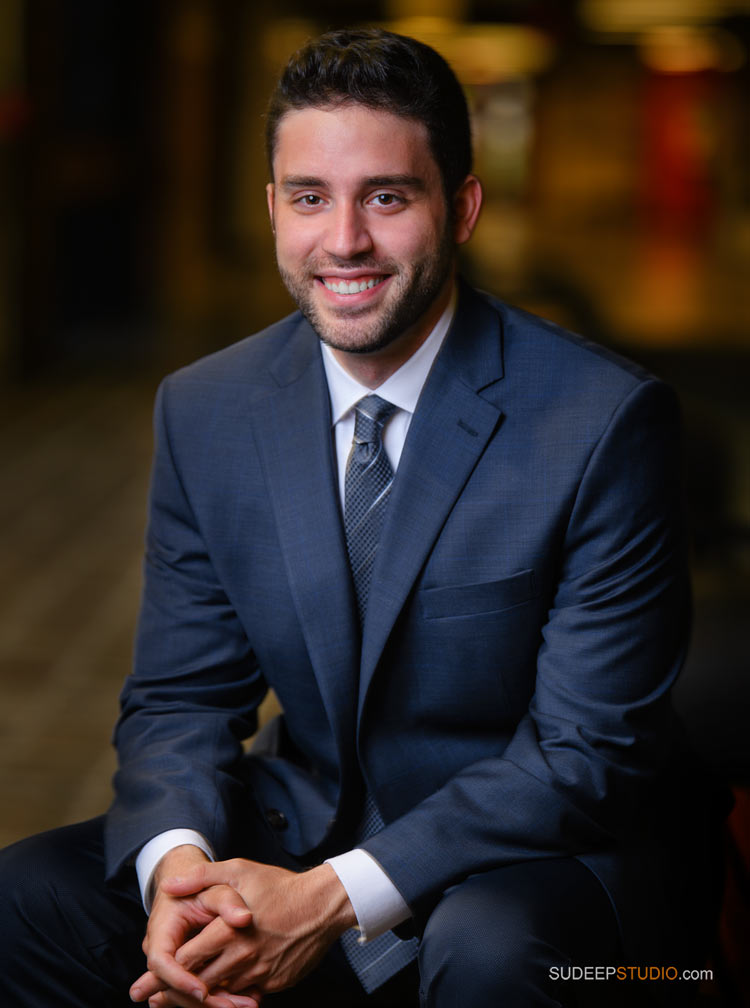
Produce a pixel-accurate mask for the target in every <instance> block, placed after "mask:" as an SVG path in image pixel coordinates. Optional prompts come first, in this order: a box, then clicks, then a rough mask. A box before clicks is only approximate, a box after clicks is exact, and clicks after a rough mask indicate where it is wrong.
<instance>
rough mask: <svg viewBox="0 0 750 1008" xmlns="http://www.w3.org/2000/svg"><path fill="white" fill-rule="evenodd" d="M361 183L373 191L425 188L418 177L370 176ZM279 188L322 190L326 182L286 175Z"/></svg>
mask: <svg viewBox="0 0 750 1008" xmlns="http://www.w3.org/2000/svg"><path fill="white" fill-rule="evenodd" d="M362 181H363V185H364V186H365V187H367V188H373V189H377V188H381V187H382V188H395V187H401V188H408V189H418V190H420V191H422V190H424V188H425V183H424V179H421V178H420V177H419V176H418V175H370V176H369V177H368V178H366V179H363V180H362ZM281 186H282V188H283V189H287V190H291V189H324V188H325V187H326V181H325V179H322V178H319V177H318V176H317V175H287V177H286V178H284V179H282V180H281Z"/></svg>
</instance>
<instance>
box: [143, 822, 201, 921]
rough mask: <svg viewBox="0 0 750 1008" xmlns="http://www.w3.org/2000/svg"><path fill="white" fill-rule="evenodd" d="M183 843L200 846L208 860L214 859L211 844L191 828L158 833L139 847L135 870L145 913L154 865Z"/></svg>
mask: <svg viewBox="0 0 750 1008" xmlns="http://www.w3.org/2000/svg"><path fill="white" fill-rule="evenodd" d="M184 844H192V845H193V846H194V847H200V849H201V850H202V851H203V853H204V854H205V855H206V857H207V858H208V859H209V860H210V861H215V860H216V858H215V855H214V852H213V850H212V849H211V845H210V844H209V842H208V840H206V838H205V837H204V836H203V834H202V833H197V832H196V831H195V830H191V829H172V830H167V831H166V832H165V833H159V834H158V836H155V837H153V838H152V839H151V840H149V842H148V843H147V844H144V845H143V847H141V850H140V853H139V854H138V856H137V857H136V859H135V870H136V874H137V875H138V885H139V886H140V889H141V899H142V900H143V908H144V910H145V911H146V913H151V903H152V901H153V893H152V892H151V881H152V879H153V876H154V872H155V871H156V866H157V865H158V864H159V862H160V861H161V859H162V858H163V857H164V855H165V854H168V853H169V851H171V850H174V848H175V847H182V846H183V845H184Z"/></svg>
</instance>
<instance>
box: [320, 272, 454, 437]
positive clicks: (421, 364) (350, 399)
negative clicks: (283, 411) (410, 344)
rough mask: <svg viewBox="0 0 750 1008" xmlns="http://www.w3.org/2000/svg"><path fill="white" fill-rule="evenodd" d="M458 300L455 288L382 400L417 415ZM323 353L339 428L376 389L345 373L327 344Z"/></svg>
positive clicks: (380, 392)
mask: <svg viewBox="0 0 750 1008" xmlns="http://www.w3.org/2000/svg"><path fill="white" fill-rule="evenodd" d="M456 300H457V298H456V289H455V287H454V288H453V293H452V294H451V298H450V301H449V302H448V305H447V307H446V309H445V311H444V312H443V314H442V315H441V316H440V318H439V319H438V321H437V324H436V325H435V328H434V329H433V330H432V332H431V333H430V335H429V336H428V337H427V339H426V340H425V341H424V343H422V345H421V346H420V347H419V348H418V349H417V350H416V351H415V352H414V353H413V354H412V355H411V357H410V358H409V359H408V360H407V361H405V362H404V363H403V364H402V365H401V367H400V368H399V369H398V370H397V371H394V372H393V374H392V375H391V376H390V378H387V379H386V380H385V381H384V382H383V384H382V385H380V386H379V387H378V388H377V389H375V390H374V391H376V392H377V394H378V395H379V396H380V397H381V398H382V399H385V400H386V401H387V402H391V403H393V405H394V406H397V407H398V408H399V409H402V410H405V411H406V412H407V413H413V412H414V410H415V409H416V407H417V400H418V399H419V396H420V394H421V392H422V387H423V386H424V383H425V381H426V380H427V375H428V374H429V372H430V368H431V367H432V364H433V362H434V360H435V358H436V357H437V354H438V351H439V350H440V347H441V346H442V344H443V340H444V339H445V336H446V334H447V332H448V329H449V328H450V326H451V322H452V321H453V317H454V315H455V314H456ZM321 349H322V351H323V365H324V367H325V371H326V379H327V381H328V393H329V395H330V397H331V416H332V418H333V424H334V426H335V425H336V424H337V423H338V422H339V420H341V419H342V418H343V417H344V416H346V414H347V413H348V412H349V411H350V410H351V409H352V408H353V407H354V405H355V403H358V402H359V400H360V399H362V397H363V396H366V395H370V393H371V392H372V391H373V389H369V388H367V386H366V385H361V384H360V383H359V382H358V381H357V380H356V379H355V378H352V376H351V375H350V374H349V372H348V371H345V370H344V368H343V367H342V366H341V365H340V364H339V362H338V361H337V360H336V358H335V356H334V354H333V351H332V350H331V348H330V347H329V346H328V345H327V344H325V343H321Z"/></svg>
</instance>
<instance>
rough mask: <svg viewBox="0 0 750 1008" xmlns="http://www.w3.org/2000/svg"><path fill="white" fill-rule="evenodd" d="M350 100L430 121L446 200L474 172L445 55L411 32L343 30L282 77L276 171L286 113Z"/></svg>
mask: <svg viewBox="0 0 750 1008" xmlns="http://www.w3.org/2000/svg"><path fill="white" fill-rule="evenodd" d="M345 102H357V103H359V104H361V105H366V106H367V107H368V108H373V109H378V110H381V111H385V112H391V113H394V114H395V115H399V116H403V117H404V118H406V119H415V120H417V121H418V122H421V123H424V125H425V127H426V128H427V135H428V138H429V143H430V149H431V151H432V155H433V157H434V158H435V161H436V162H437V165H438V168H439V169H440V175H441V178H442V180H443V186H444V189H445V193H446V196H447V197H448V198H450V197H451V196H453V195H454V194H455V192H456V190H457V189H458V187H459V186H460V185H461V183H462V182H463V180H464V179H465V178H466V176H467V175H468V173H469V172H470V171H471V162H472V155H471V126H470V123H469V110H468V108H467V105H466V98H465V96H464V93H463V90H462V89H461V85H460V84H459V83H458V80H457V79H456V75H455V74H454V73H453V71H452V70H451V68H450V66H449V65H448V64H447V63H446V61H445V60H444V59H443V57H442V56H440V55H439V54H438V53H437V52H435V50H434V49H432V48H430V46H428V45H425V44H424V43H423V42H418V41H417V40H416V39H413V38H409V37H407V36H405V35H396V34H394V32H389V31H385V30H383V29H380V28H345V29H341V30H339V31H331V32H326V34H325V35H321V36H319V37H318V38H315V39H312V40H311V41H309V42H307V43H306V45H304V46H303V47H302V48H301V49H299V50H298V51H297V52H295V53H294V55H293V56H292V57H291V59H290V60H289V62H288V63H287V65H286V68H285V69H284V71H283V73H282V75H281V77H280V78H279V81H278V84H277V85H276V88H275V90H274V92H273V94H272V95H271V100H270V102H269V105H268V111H267V116H266V153H267V156H268V163H269V166H270V169H271V173H272V174H273V156H274V153H275V150H276V137H277V132H278V127H279V122H280V120H281V119H282V117H283V116H284V115H285V114H286V113H287V112H289V111H291V110H293V109H303V108H326V107H327V106H330V105H337V104H340V103H345Z"/></svg>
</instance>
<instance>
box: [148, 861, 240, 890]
mask: <svg viewBox="0 0 750 1008" xmlns="http://www.w3.org/2000/svg"><path fill="white" fill-rule="evenodd" d="M215 868H216V866H215V865H214V864H213V863H212V862H210V861H203V862H201V863H200V864H196V865H193V866H192V867H190V868H186V869H185V870H183V871H181V872H180V874H179V875H171V876H166V877H165V878H163V879H161V880H160V882H159V888H160V889H162V890H163V891H164V892H166V893H169V895H170V896H193V895H195V893H199V892H201V890H203V889H207V888H208V887H209V886H212V885H216V884H217V883H218V882H219V881H224V880H223V879H221V880H219V879H218V878H217V877H216V874H217V873H216V871H215Z"/></svg>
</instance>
